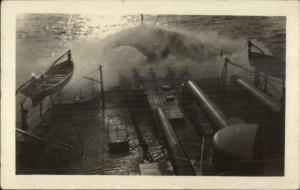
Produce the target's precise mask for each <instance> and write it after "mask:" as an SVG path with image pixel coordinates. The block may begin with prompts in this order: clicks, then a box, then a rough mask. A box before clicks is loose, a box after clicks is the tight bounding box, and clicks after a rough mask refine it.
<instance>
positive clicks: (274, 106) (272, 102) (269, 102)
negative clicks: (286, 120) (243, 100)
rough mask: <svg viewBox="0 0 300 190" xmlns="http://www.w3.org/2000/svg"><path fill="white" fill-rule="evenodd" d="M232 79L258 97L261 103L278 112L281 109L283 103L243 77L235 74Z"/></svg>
mask: <svg viewBox="0 0 300 190" xmlns="http://www.w3.org/2000/svg"><path fill="white" fill-rule="evenodd" d="M231 81H232V82H233V83H234V84H236V85H237V86H239V87H241V88H242V89H244V90H246V91H248V92H249V93H250V94H251V95H253V96H254V97H255V98H257V99H258V100H259V101H260V102H261V103H263V104H264V105H266V106H268V107H269V108H270V109H271V110H272V111H274V112H278V111H280V110H281V104H280V103H279V102H276V101H275V100H273V99H272V98H271V97H269V96H268V95H266V94H265V93H264V92H263V91H261V90H260V89H258V88H257V87H255V86H254V85H253V84H251V83H250V82H248V81H246V80H244V79H242V78H241V77H240V76H238V75H233V76H232V77H231Z"/></svg>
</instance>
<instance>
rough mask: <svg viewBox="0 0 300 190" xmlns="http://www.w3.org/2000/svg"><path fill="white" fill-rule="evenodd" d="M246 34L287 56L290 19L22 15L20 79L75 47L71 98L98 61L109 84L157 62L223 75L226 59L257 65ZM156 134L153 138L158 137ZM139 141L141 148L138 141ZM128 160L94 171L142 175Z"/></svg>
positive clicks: (161, 69) (161, 66)
mask: <svg viewBox="0 0 300 190" xmlns="http://www.w3.org/2000/svg"><path fill="white" fill-rule="evenodd" d="M247 40H251V41H252V42H254V43H255V44H256V45H257V46H259V47H260V48H261V49H263V50H264V51H265V52H266V53H267V54H270V55H274V56H276V57H278V58H280V59H282V60H285V55H286V53H285V52H286V18H285V17H269V16H268V17H267V16H266V17H265V16H203V15H102V14H19V15H17V20H16V85H17V87H18V86H20V85H22V84H23V83H24V82H26V81H27V80H29V79H30V78H31V77H32V75H37V74H39V73H42V72H43V71H45V70H46V69H47V68H48V67H49V66H50V65H51V63H52V62H54V61H55V60H56V59H57V58H58V57H60V56H61V55H62V54H63V53H65V52H66V51H68V50H71V52H72V58H73V61H74V64H75V68H74V75H73V77H72V79H71V81H70V82H69V84H68V85H67V86H66V87H65V88H64V89H63V93H65V94H68V95H66V96H65V97H66V98H67V99H72V98H74V97H75V98H76V97H77V96H78V94H79V91H80V96H81V95H82V94H81V93H84V92H85V88H86V87H87V80H85V79H84V77H90V78H95V79H96V78H97V77H99V71H98V70H97V69H98V67H99V65H102V66H103V75H104V76H103V78H104V88H105V90H110V89H112V88H114V87H116V86H117V85H118V83H119V78H120V76H129V75H131V72H132V69H138V71H139V72H140V73H141V74H142V75H143V74H146V72H147V71H148V69H149V68H150V67H151V68H154V70H155V71H156V73H157V75H158V76H160V75H161V76H162V75H164V74H165V72H166V69H167V68H170V67H171V68H174V70H176V71H177V72H180V71H181V70H183V69H184V70H189V71H190V72H191V73H192V74H193V76H197V77H198V78H201V77H203V78H207V77H219V76H220V74H221V69H222V67H223V64H224V59H225V58H229V59H230V60H231V61H233V62H234V63H237V64H240V65H242V66H244V67H245V68H248V69H250V70H253V68H252V67H251V66H250V65H249V62H248V58H247ZM230 74H239V75H242V76H243V77H245V78H250V77H251V76H249V73H245V72H244V71H241V70H239V69H238V68H233V67H230V68H229V75H230ZM16 99H17V105H18V102H20V101H24V96H22V95H21V94H18V95H17V98H16ZM27 106H30V104H27ZM28 109H29V108H28ZM31 111H35V110H31ZM134 138H136V137H134ZM149 138H150V139H148V141H151V138H152V137H151V136H150V137H149ZM132 143H133V145H131V146H133V147H135V148H134V149H136V146H137V145H136V144H137V140H136V139H134V140H133V141H132ZM136 152H137V151H136V150H135V152H134V154H136ZM122 163H128V164H129V165H130V164H133V163H132V157H127V158H124V159H123V160H122V159H117V160H114V161H113V163H110V162H109V163H108V166H107V167H106V168H105V169H103V168H101V167H102V166H98V167H96V168H100V169H95V171H96V172H95V174H120V173H121V174H137V171H136V170H135V169H132V170H131V171H129V172H126V171H125V170H126V168H123V169H122ZM102 164H106V163H102ZM118 172H119V173H118Z"/></svg>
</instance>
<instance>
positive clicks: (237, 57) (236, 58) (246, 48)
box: [234, 47, 247, 63]
mask: <svg viewBox="0 0 300 190" xmlns="http://www.w3.org/2000/svg"><path fill="white" fill-rule="evenodd" d="M246 49H247V47H244V49H243V50H242V51H241V53H240V54H239V56H238V57H237V58H236V60H235V61H234V62H235V63H237V61H238V60H239V59H240V57H241V55H242V54H243V53H244V51H245V50H246Z"/></svg>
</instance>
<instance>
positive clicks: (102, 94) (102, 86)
mask: <svg viewBox="0 0 300 190" xmlns="http://www.w3.org/2000/svg"><path fill="white" fill-rule="evenodd" d="M99 71H100V88H101V98H102V112H103V119H104V112H105V96H104V84H103V73H102V65H99Z"/></svg>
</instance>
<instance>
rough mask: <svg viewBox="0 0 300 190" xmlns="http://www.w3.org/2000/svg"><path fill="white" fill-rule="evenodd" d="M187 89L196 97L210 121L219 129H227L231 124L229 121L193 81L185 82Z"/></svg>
mask: <svg viewBox="0 0 300 190" xmlns="http://www.w3.org/2000/svg"><path fill="white" fill-rule="evenodd" d="M187 84H188V87H189V88H190V90H191V91H192V92H193V94H194V95H195V96H196V98H197V100H198V101H199V103H200V104H201V106H203V108H204V110H205V112H207V113H208V115H209V116H210V117H211V119H212V121H213V122H214V123H215V124H216V126H217V127H218V128H219V129H222V128H224V127H227V126H229V125H231V124H232V123H231V122H230V120H229V119H228V118H227V117H226V116H225V115H224V114H223V112H222V111H221V110H220V109H219V108H218V107H217V106H216V105H215V104H214V102H212V101H211V100H210V99H209V98H208V96H206V94H205V93H204V92H203V91H202V90H201V89H200V88H199V87H198V85H197V84H196V83H195V82H193V81H188V82H187Z"/></svg>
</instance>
